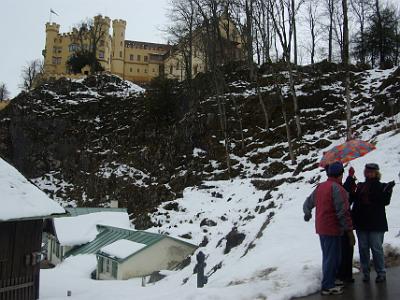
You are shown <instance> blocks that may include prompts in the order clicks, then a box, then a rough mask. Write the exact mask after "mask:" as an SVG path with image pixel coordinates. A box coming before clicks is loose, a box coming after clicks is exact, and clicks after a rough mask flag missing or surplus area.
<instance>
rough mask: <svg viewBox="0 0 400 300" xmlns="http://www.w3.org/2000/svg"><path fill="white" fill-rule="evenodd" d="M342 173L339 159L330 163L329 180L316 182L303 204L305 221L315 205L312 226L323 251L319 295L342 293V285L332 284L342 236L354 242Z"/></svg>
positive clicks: (338, 263) (339, 254)
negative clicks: (316, 184)
mask: <svg viewBox="0 0 400 300" xmlns="http://www.w3.org/2000/svg"><path fill="white" fill-rule="evenodd" d="M343 173H344V168H343V164H342V163H341V162H334V163H332V164H330V165H329V167H328V169H327V174H328V176H329V177H328V180H327V181H325V182H323V183H321V184H319V185H318V186H317V188H316V189H315V190H314V191H313V193H312V194H311V195H310V196H309V197H308V198H307V199H306V201H305V202H304V205H303V212H304V220H305V221H306V222H308V221H309V220H310V219H311V217H312V210H313V208H314V207H316V220H315V226H316V232H317V234H318V235H319V237H320V242H321V250H322V273H323V278H322V283H321V286H322V289H321V294H322V295H340V294H342V293H343V288H342V287H340V286H336V284H335V279H336V276H337V273H338V271H339V267H340V263H341V248H342V247H341V245H342V236H343V235H344V234H346V235H348V237H349V241H350V243H351V244H352V245H354V243H355V239H354V235H353V225H352V220H351V217H350V210H349V202H348V198H349V196H348V193H347V192H346V190H345V189H344V188H343V186H342V180H343Z"/></svg>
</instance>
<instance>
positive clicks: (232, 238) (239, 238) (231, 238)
mask: <svg viewBox="0 0 400 300" xmlns="http://www.w3.org/2000/svg"><path fill="white" fill-rule="evenodd" d="M245 238H246V235H245V234H244V233H240V232H238V230H237V228H236V227H234V228H232V230H231V232H229V233H228V235H227V236H226V237H225V239H226V244H225V249H224V254H228V253H229V252H231V250H232V248H235V247H237V246H239V245H240V244H241V243H243V241H244V239H245Z"/></svg>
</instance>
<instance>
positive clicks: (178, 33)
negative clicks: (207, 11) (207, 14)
mask: <svg viewBox="0 0 400 300" xmlns="http://www.w3.org/2000/svg"><path fill="white" fill-rule="evenodd" d="M169 17H170V19H171V20H172V24H171V26H169V28H168V30H167V31H168V34H169V35H170V37H171V40H172V42H173V43H175V44H177V45H178V47H179V49H178V51H179V53H180V54H181V55H182V57H183V65H184V68H185V78H186V80H187V82H188V83H189V86H191V81H192V77H193V76H192V74H193V73H192V72H193V54H194V38H195V37H194V31H195V28H196V26H197V25H198V24H197V9H196V5H195V3H194V1H193V0H171V3H170V11H169Z"/></svg>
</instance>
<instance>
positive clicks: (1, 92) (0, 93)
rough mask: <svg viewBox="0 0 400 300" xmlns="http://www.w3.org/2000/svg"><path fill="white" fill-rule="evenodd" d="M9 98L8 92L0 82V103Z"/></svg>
mask: <svg viewBox="0 0 400 300" xmlns="http://www.w3.org/2000/svg"><path fill="white" fill-rule="evenodd" d="M8 97H10V92H9V91H8V88H7V86H6V84H5V83H4V82H0V101H3V100H7V99H8Z"/></svg>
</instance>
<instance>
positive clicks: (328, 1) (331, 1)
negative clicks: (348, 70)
mask: <svg viewBox="0 0 400 300" xmlns="http://www.w3.org/2000/svg"><path fill="white" fill-rule="evenodd" d="M335 2H336V0H325V5H326V12H327V14H328V18H329V25H328V61H329V62H332V55H333V31H334V18H335Z"/></svg>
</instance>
